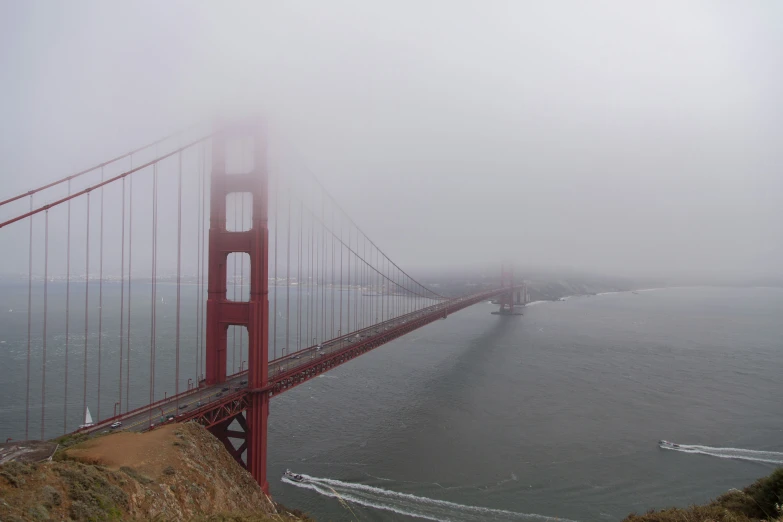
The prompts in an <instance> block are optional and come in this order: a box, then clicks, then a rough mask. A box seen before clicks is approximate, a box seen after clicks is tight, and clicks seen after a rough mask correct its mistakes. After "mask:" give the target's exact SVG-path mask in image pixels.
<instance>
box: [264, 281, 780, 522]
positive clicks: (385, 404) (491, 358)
mask: <svg viewBox="0 0 783 522" xmlns="http://www.w3.org/2000/svg"><path fill="white" fill-rule="evenodd" d="M493 309H494V306H492V305H489V304H486V303H485V304H480V305H476V306H474V307H471V308H470V309H467V310H465V311H463V312H460V313H458V314H455V315H454V316H451V317H449V318H448V319H447V320H445V321H439V322H437V323H435V324H433V325H431V326H429V327H427V328H424V329H422V330H419V331H417V333H416V334H415V335H412V336H408V337H406V338H402V339H400V340H398V341H395V342H394V343H391V344H390V345H387V346H384V347H382V348H380V349H378V350H376V351H374V352H372V353H370V354H368V355H365V356H362V357H361V358H359V359H357V360H355V361H353V362H352V363H351V364H350V365H345V366H343V367H341V368H338V369H337V370H335V371H334V372H333V373H332V374H333V375H334V376H335V377H338V379H334V380H330V379H317V380H316V382H315V383H313V384H311V385H305V386H302V387H301V389H295V390H293V391H292V392H290V393H287V394H285V395H283V396H281V397H280V398H279V399H276V400H275V401H273V403H272V414H271V416H270V423H271V424H270V457H269V458H270V466H269V469H270V474H276V473H279V474H282V471H283V470H284V469H285V468H291V469H294V470H295V471H297V472H299V473H303V472H306V473H307V474H308V475H309V476H310V477H313V478H311V479H310V481H309V482H308V483H306V484H297V485H296V486H299V487H294V486H293V485H291V484H286V483H283V482H279V481H274V480H270V482H271V483H272V493H273V495H274V496H275V498H276V499H277V500H279V501H281V502H283V503H284V504H287V505H290V506H293V507H296V508H298V509H303V510H305V511H308V512H310V513H312V514H313V515H314V516H315V517H316V518H317V519H324V520H329V519H331V520H342V519H348V518H357V519H359V520H414V519H415V518H425V519H432V520H544V519H546V518H547V517H560V518H561V519H563V518H567V519H572V520H620V519H622V518H624V517H625V516H626V515H628V514H629V513H631V512H644V511H646V510H647V509H649V508H651V507H658V508H663V507H667V506H672V505H681V506H686V505H689V504H692V503H701V502H706V501H709V500H710V499H711V498H714V497H715V496H717V495H719V494H722V493H724V492H726V491H728V490H729V489H731V488H742V487H744V486H746V485H748V484H750V483H752V482H753V481H754V480H756V479H757V478H759V477H761V476H764V475H767V474H769V473H770V471H771V470H772V469H774V468H775V467H776V466H777V465H780V464H781V463H782V462H783V457H782V454H783V418H781V416H780V403H779V398H780V397H781V396H783V383H782V381H783V380H781V379H780V378H779V374H780V369H781V368H783V353H782V352H783V348H782V347H781V343H780V339H781V338H783V326H781V322H780V320H779V318H780V317H783V291H781V290H779V289H763V288H762V289H713V288H678V289H669V290H660V291H646V292H639V293H638V294H631V293H610V294H606V295H601V296H591V297H587V296H584V297H576V298H572V299H568V300H567V301H559V302H539V303H535V306H531V307H528V308H526V309H525V315H524V316H522V317H516V318H504V317H498V316H491V315H489V312H490V311H491V310H493ZM662 438H666V439H669V440H675V441H683V442H688V443H690V444H689V445H683V446H682V448H681V449H680V450H679V451H664V450H663V449H661V448H659V447H658V444H657V442H658V440H659V439H662ZM278 476H279V475H278ZM315 477H324V478H315ZM380 477H383V478H380ZM271 479H274V476H273V477H271ZM338 496H339V497H341V498H342V499H343V501H344V504H343V503H341V502H340V501H339V500H338V499H337V498H336V497H338ZM346 506H347V507H346ZM370 506H372V507H370ZM348 508H350V510H352V511H353V512H354V513H355V515H352V514H351V512H349V511H348Z"/></svg>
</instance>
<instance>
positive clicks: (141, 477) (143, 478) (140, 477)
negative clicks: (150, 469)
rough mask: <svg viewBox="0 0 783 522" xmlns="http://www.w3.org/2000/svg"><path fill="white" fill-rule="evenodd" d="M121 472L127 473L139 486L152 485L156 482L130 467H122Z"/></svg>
mask: <svg viewBox="0 0 783 522" xmlns="http://www.w3.org/2000/svg"><path fill="white" fill-rule="evenodd" d="M120 471H122V472H123V473H125V474H126V475H128V476H129V477H131V478H132V479H134V480H135V481H136V482H138V483H139V484H152V483H153V482H155V481H154V480H152V479H151V478H149V477H147V476H146V475H142V474H141V473H139V472H138V471H136V470H135V469H133V468H131V467H129V466H122V467H121V468H120Z"/></svg>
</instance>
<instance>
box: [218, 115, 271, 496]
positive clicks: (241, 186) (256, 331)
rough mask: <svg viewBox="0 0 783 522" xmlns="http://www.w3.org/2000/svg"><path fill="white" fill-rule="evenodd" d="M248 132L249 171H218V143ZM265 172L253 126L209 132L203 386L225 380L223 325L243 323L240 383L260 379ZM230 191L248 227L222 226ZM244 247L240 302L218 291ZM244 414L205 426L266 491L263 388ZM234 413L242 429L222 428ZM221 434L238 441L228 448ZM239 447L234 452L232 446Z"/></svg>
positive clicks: (258, 384)
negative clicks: (246, 288) (248, 200)
mask: <svg viewBox="0 0 783 522" xmlns="http://www.w3.org/2000/svg"><path fill="white" fill-rule="evenodd" d="M248 134H250V135H251V136H252V138H253V167H252V169H251V170H250V171H249V172H241V173H228V172H226V143H227V142H228V141H229V140H231V139H237V138H239V139H241V140H242V141H243V142H246V139H245V138H247V135H248ZM268 185H269V184H268V172H267V165H266V143H265V139H264V135H263V131H262V128H261V126H260V125H257V126H252V127H242V128H231V129H227V130H220V131H218V132H217V133H216V134H215V136H214V137H213V139H212V176H211V189H210V219H209V224H210V226H209V265H208V266H209V272H208V281H207V287H208V296H207V332H206V368H205V369H206V379H205V380H206V383H205V384H206V385H208V386H209V385H214V384H219V383H222V382H225V381H226V364H227V362H226V361H227V357H226V355H227V350H226V348H227V344H228V343H227V338H228V327H229V326H231V325H234V326H244V327H246V328H247V334H248V389H250V390H261V389H262V388H264V387H265V386H266V385H267V382H268V379H269V377H268V374H269V372H268V361H269V297H268V296H269V266H268V259H269V256H268V252H269V228H268V192H269V187H268ZM231 193H249V194H250V195H251V197H252V199H253V201H252V217H251V227H250V229H249V230H246V231H240V232H229V231H228V230H227V229H226V197H227V196H228V195H229V194H231ZM231 253H246V254H248V255H249V256H250V299H249V300H248V301H247V302H238V301H229V300H228V299H227V298H226V290H227V269H226V265H227V263H228V255H229V254H231ZM245 415H246V418H243V419H242V420H241V421H240V419H239V418H240V417H242V415H241V414H239V413H238V414H237V416H234V417H232V418H230V419H226V420H224V421H222V422H220V423H218V424H214V425H212V426H211V427H210V428H209V429H210V431H212V433H213V434H214V435H215V436H216V437H218V438H219V439H220V440H221V441H222V442H223V444H224V445H226V448H228V449H229V451H230V452H231V453H232V455H234V457H235V458H238V460H239V461H240V462H241V456H242V452H243V451H244V450H245V449H247V455H246V467H247V469H248V471H250V473H251V475H253V478H254V479H255V480H256V481H257V482H258V483H259V484H260V485H261V487H262V488H263V490H264V492H266V493H268V492H269V484H268V482H267V480H266V437H267V418H268V416H269V395H268V393H266V392H262V391H257V392H251V393H250V396H249V398H248V404H247V410H246V413H245ZM233 420H237V422H238V423H239V425H240V427H241V428H243V430H244V431H243V432H242V433H243V435H242V436H241V437H238V436H237V435H238V433H239V432H236V433H235V432H234V431H235V430H230V429H229V425H230V424H231V423H232V421H233ZM229 438H240V439H242V440H244V442H243V444H242V445H241V446H240V448H237V449H235V448H234V446H233V444H232V443H231V442H230V441H229V440H228V439H229ZM240 449H241V451H240Z"/></svg>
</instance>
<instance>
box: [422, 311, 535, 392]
mask: <svg viewBox="0 0 783 522" xmlns="http://www.w3.org/2000/svg"><path fill="white" fill-rule="evenodd" d="M490 317H491V320H493V321H495V322H494V324H492V325H491V326H489V327H488V328H487V329H486V330H484V331H483V332H481V334H479V335H478V336H476V337H474V338H473V339H470V340H469V341H467V348H464V349H463V350H461V351H460V352H458V353H456V354H455V356H454V357H453V358H452V359H451V360H450V361H449V365H444V366H443V367H441V371H439V372H438V373H437V374H435V375H433V376H432V378H431V379H430V380H429V381H428V382H427V383H425V390H426V392H429V393H436V394H437V393H438V391H439V390H449V394H450V395H452V393H451V391H452V390H453V389H454V384H458V385H459V389H460V390H462V391H463V392H467V391H468V388H467V387H465V386H464V384H465V381H466V376H468V375H474V376H475V375H478V374H485V373H486V372H487V371H492V370H493V369H494V368H496V362H495V361H494V360H493V355H494V354H496V353H497V352H498V351H499V350H501V349H502V348H504V347H505V346H507V345H508V344H509V343H510V342H512V340H513V339H514V338H515V335H514V334H515V333H517V332H519V331H520V330H521V329H522V321H523V320H524V318H523V316H509V317H505V316H498V315H492V316H490Z"/></svg>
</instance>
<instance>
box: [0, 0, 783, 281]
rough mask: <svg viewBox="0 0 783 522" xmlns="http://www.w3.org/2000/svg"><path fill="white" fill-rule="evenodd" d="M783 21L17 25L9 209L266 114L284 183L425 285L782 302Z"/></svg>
mask: <svg viewBox="0 0 783 522" xmlns="http://www.w3.org/2000/svg"><path fill="white" fill-rule="evenodd" d="M782 16H783V6H781V5H779V4H774V3H767V2H745V3H741V4H738V3H731V2H689V3H685V4H683V3H679V2H660V3H655V4H650V5H641V4H633V5H632V4H627V3H623V2H609V1H607V2H593V3H590V4H573V3H566V2H547V3H540V4H532V3H524V4H523V3H517V2H492V3H478V2H476V3H468V2H438V1H431V2H426V3H415V4H414V3H412V2H395V3H388V4H383V5H382V4H373V5H369V4H366V3H361V2H349V1H341V2H330V3H329V4H328V5H326V4H321V3H316V2H286V3H285V4H284V5H273V4H272V3H267V2H263V3H255V2H247V3H231V4H218V3H214V4H213V3H206V2H198V3H196V2H167V3H164V4H160V3H154V2H136V3H133V4H128V5H121V4H119V3H104V2H101V3H99V2H89V1H74V2H68V3H43V2H41V3H38V2H18V3H13V2H6V3H3V4H2V5H0V44H1V45H0V47H1V48H2V50H0V67H1V68H2V70H3V71H4V82H3V87H2V94H3V95H2V96H0V113H1V114H3V115H4V117H3V118H2V120H0V153H1V154H2V158H3V159H2V188H1V189H0V199H4V198H5V197H9V196H12V195H15V194H17V193H22V192H25V191H27V190H29V189H31V188H33V187H35V186H38V185H41V184H43V183H46V182H49V181H51V180H54V179H57V178H60V177H62V176H65V175H68V174H70V173H72V172H75V171H78V170H80V169H82V168H84V167H86V166H89V165H93V164H96V163H98V162H101V161H103V160H105V159H108V158H109V157H113V156H115V155H117V154H121V153H123V152H126V151H128V150H130V149H132V148H134V147H136V146H139V145H142V144H144V143H147V142H150V141H152V140H154V139H157V138H159V137H161V136H163V135H166V134H168V133H169V132H171V131H172V130H175V129H177V128H180V127H182V126H184V125H187V124H190V123H192V122H194V121H203V120H205V119H208V118H210V117H211V116H213V115H214V114H217V113H223V114H241V115H246V114H262V115H263V117H264V119H265V120H266V122H267V126H268V129H269V134H270V148H271V152H272V153H273V154H274V156H275V162H274V163H273V164H271V168H272V169H277V170H279V171H280V172H283V173H285V172H293V171H311V172H312V173H313V174H314V175H316V176H317V177H318V178H319V179H320V180H321V181H322V182H323V184H324V186H325V187H326V188H327V190H328V191H329V192H330V193H331V194H332V195H333V196H334V197H335V198H336V200H337V201H338V202H339V203H340V204H341V206H342V207H343V208H344V209H345V210H346V212H347V213H348V214H349V215H350V216H351V217H352V218H353V220H354V221H355V222H356V223H358V224H359V226H360V227H361V228H362V230H364V231H365V232H366V233H367V235H368V236H369V237H370V238H372V240H373V241H374V242H375V243H376V244H378V245H379V246H380V247H381V248H382V249H383V251H384V252H386V253H388V254H389V256H390V257H391V258H392V259H394V260H395V262H397V263H398V264H399V265H400V266H401V267H404V268H405V269H406V270H408V271H410V272H412V273H415V274H429V273H438V271H441V270H442V271H444V273H452V272H458V271H483V270H493V269H495V267H497V268H496V269H497V271H498V272H499V266H500V263H501V262H503V261H504V260H513V262H514V263H515V265H516V267H517V271H518V273H520V274H524V273H526V272H527V273H531V272H534V271H542V270H544V271H551V272H552V273H558V272H560V273H574V272H575V273H584V274H599V275H606V276H616V277H631V278H645V277H646V278H660V279H665V280H673V279H688V278H693V279H698V278H700V279H714V280H725V281H735V280H740V279H742V280H754V279H764V278H766V279H776V280H779V279H780V278H781V275H782V274H783V273H782V272H781V268H780V267H782V266H783V239H782V235H781V233H780V230H779V229H780V224H781V223H783V173H782V172H781V166H782V165H783V148H781V146H780V144H781V143H783V100H782V99H781V97H780V92H783V69H781V67H780V64H781V63H783V34H782V33H780V31H779V30H778V25H779V24H778V23H776V22H779V21H780V20H781V17H782ZM191 167H192V168H195V163H193V164H189V168H191ZM172 172H173V171H172ZM192 179H193V178H191V180H192ZM27 205H28V202H27V201H26V200H24V201H22V202H21V203H20V204H19V205H16V206H9V208H3V209H0V218H7V217H10V216H11V215H13V214H14V213H16V212H21V211H23V210H25V209H26V206H27ZM10 207H13V208H10ZM163 212H164V213H165V212H167V210H166V209H164V210H163ZM58 219H59V218H58ZM75 219H76V220H77V221H78V219H79V218H78V216H77V217H76V218H75ZM144 226H145V227H146V226H147V225H146V224H144ZM36 227H37V228H36V230H38V227H39V225H38V224H37V225H36ZM139 230H142V229H139ZM144 230H149V229H148V228H144ZM27 231H28V229H27V224H25V223H17V224H15V225H12V226H9V227H7V228H6V229H3V231H2V234H3V236H4V244H5V245H6V248H5V249H4V253H3V254H4V259H3V262H2V265H1V266H0V272H2V273H17V272H26V269H27ZM137 233H139V234H142V233H143V232H137ZM139 237H143V236H139ZM54 241H62V238H60V237H58V238H55V239H54ZM11 245H18V249H16V250H14V249H13V248H12V246H11ZM138 245H139V246H138V247H137V248H138V249H139V250H138V253H137V254H138V255H139V256H143V255H145V250H144V249H145V248H146V246H145V244H144V241H142V240H139V243H138ZM36 249H38V246H36ZM36 251H38V250H36ZM134 255H136V254H134ZM74 256H75V257H74V261H73V262H74V264H75V266H76V267H77V268H75V269H72V272H73V273H77V272H78V270H80V268H78V267H79V266H81V265H80V263H81V264H83V263H84V261H83V254H82V258H79V253H75V254H74ZM80 259H81V260H80ZM172 259H174V258H172V257H170V255H169V254H168V253H164V254H163V255H162V257H161V260H162V261H161V262H162V263H163V265H164V269H163V271H166V269H167V268H166V267H168V266H170V265H171V263H172ZM91 262H92V261H91ZM139 266H141V265H139ZM186 268H188V269H190V267H186ZM36 270H37V269H36ZM139 270H141V268H139Z"/></svg>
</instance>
